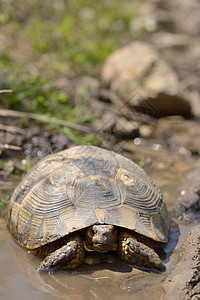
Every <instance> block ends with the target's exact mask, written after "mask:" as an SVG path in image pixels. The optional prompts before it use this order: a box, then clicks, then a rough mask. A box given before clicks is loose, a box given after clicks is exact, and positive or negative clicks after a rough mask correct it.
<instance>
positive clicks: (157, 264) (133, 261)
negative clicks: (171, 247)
mask: <svg viewBox="0 0 200 300" xmlns="http://www.w3.org/2000/svg"><path fill="white" fill-rule="evenodd" d="M118 256H119V258H120V259H121V260H123V261H124V262H126V263H128V264H130V265H134V266H136V267H141V268H147V269H154V270H157V271H165V269H166V268H165V265H164V264H163V263H162V261H161V260H160V258H159V256H158V255H157V254H156V253H155V251H154V250H153V249H152V248H150V247H148V246H147V245H145V244H143V243H141V242H138V241H137V239H136V237H135V236H134V234H132V233H130V232H128V231H121V232H119V241H118Z"/></svg>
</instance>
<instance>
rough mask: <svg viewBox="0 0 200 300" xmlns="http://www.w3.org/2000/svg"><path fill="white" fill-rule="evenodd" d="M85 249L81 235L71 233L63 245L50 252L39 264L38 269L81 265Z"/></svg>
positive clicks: (68, 267) (67, 267)
mask: <svg viewBox="0 0 200 300" xmlns="http://www.w3.org/2000/svg"><path fill="white" fill-rule="evenodd" d="M84 257H85V251H84V246H83V242H82V239H81V237H80V236H79V235H78V234H77V235H73V236H71V237H70V238H69V240H68V241H67V242H66V244H65V245H64V246H62V247H61V248H59V249H57V250H55V251H54V252H52V253H50V254H49V255H48V256H47V257H46V258H45V259H44V260H43V261H42V262H41V264H40V266H39V270H49V269H70V268H75V267H77V266H79V265H81V264H82V263H83V261H84Z"/></svg>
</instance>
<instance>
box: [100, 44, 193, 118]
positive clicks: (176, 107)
mask: <svg viewBox="0 0 200 300" xmlns="http://www.w3.org/2000/svg"><path fill="white" fill-rule="evenodd" d="M102 84H103V86H105V87H110V89H111V90H112V91H114V92H116V93H117V94H118V95H119V96H120V97H121V99H122V100H123V101H125V103H127V105H131V106H133V107H137V108H138V107H139V108H140V109H141V110H142V112H144V113H149V114H151V115H153V116H155V117H159V116H161V115H176V114H180V115H185V116H186V115H190V114H191V106H190V102H189V101H188V99H187V97H186V95H185V94H183V92H182V91H181V86H180V83H179V80H178V77H177V75H176V73H175V72H174V71H173V70H172V68H171V67H170V65H169V64H168V63H167V62H165V61H164V60H162V59H161V57H160V55H159V54H158V53H157V51H156V50H154V49H153V47H151V46H150V45H149V44H147V43H144V42H133V43H131V44H129V45H128V46H126V47H124V48H122V49H119V50H117V51H116V52H114V53H113V54H112V55H111V56H110V57H109V58H108V59H107V61H106V62H105V64H104V67H103V69H102Z"/></svg>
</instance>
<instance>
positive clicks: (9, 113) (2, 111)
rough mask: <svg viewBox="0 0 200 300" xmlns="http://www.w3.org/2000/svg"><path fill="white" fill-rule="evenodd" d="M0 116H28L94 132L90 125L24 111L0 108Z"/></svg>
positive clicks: (40, 120) (42, 121)
mask: <svg viewBox="0 0 200 300" xmlns="http://www.w3.org/2000/svg"><path fill="white" fill-rule="evenodd" d="M0 116H1V117H11V118H28V119H32V120H36V121H39V122H41V123H48V124H49V123H50V124H56V125H60V126H66V127H69V128H72V129H76V130H78V131H82V132H85V133H95V132H94V131H93V130H92V129H91V128H90V127H87V126H85V125H80V124H76V123H71V122H67V121H63V120H59V119H55V118H50V117H46V116H41V115H36V114H32V113H25V112H20V111H14V110H8V109H0Z"/></svg>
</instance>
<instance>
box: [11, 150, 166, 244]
mask: <svg viewBox="0 0 200 300" xmlns="http://www.w3.org/2000/svg"><path fill="white" fill-rule="evenodd" d="M93 224H112V225H116V226H121V227H125V228H129V229H132V230H135V231H136V232H138V233H140V234H142V235H144V236H147V237H149V238H152V239H153V240H156V241H160V242H167V241H168V239H169V219H168V213H167V208H166V205H165V203H164V201H163V197H162V194H161V192H160V191H159V189H158V188H157V187H156V185H155V184H154V183H153V182H152V180H151V179H150V178H149V176H148V175H147V174H146V173H145V172H144V171H143V170H142V169H141V168H140V167H139V166H138V165H136V164H135V163H134V162H132V161H131V160H129V159H127V158H125V157H123V156H121V155H119V154H116V153H114V152H111V151H108V150H104V149H101V148H98V147H94V146H77V147H74V148H71V149H67V150H64V151H62V152H59V153H57V154H53V155H49V156H47V157H46V158H44V159H42V160H41V161H39V162H38V163H37V164H36V166H35V167H34V168H33V169H32V170H30V171H29V173H27V175H26V176H25V177H24V179H23V180H22V181H21V183H20V184H19V185H18V186H17V188H16V189H15V191H14V193H13V196H12V198H11V201H10V204H9V207H8V227H9V230H10V232H11V233H12V235H13V236H14V237H15V239H16V240H17V241H18V242H19V243H20V244H21V245H23V246H25V247H27V248H29V249H34V248H37V247H40V246H41V245H44V244H46V243H49V242H53V241H55V240H57V239H59V238H61V237H63V236H65V235H67V234H69V233H71V232H73V231H76V230H79V229H82V228H85V227H87V226H90V225H93Z"/></svg>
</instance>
